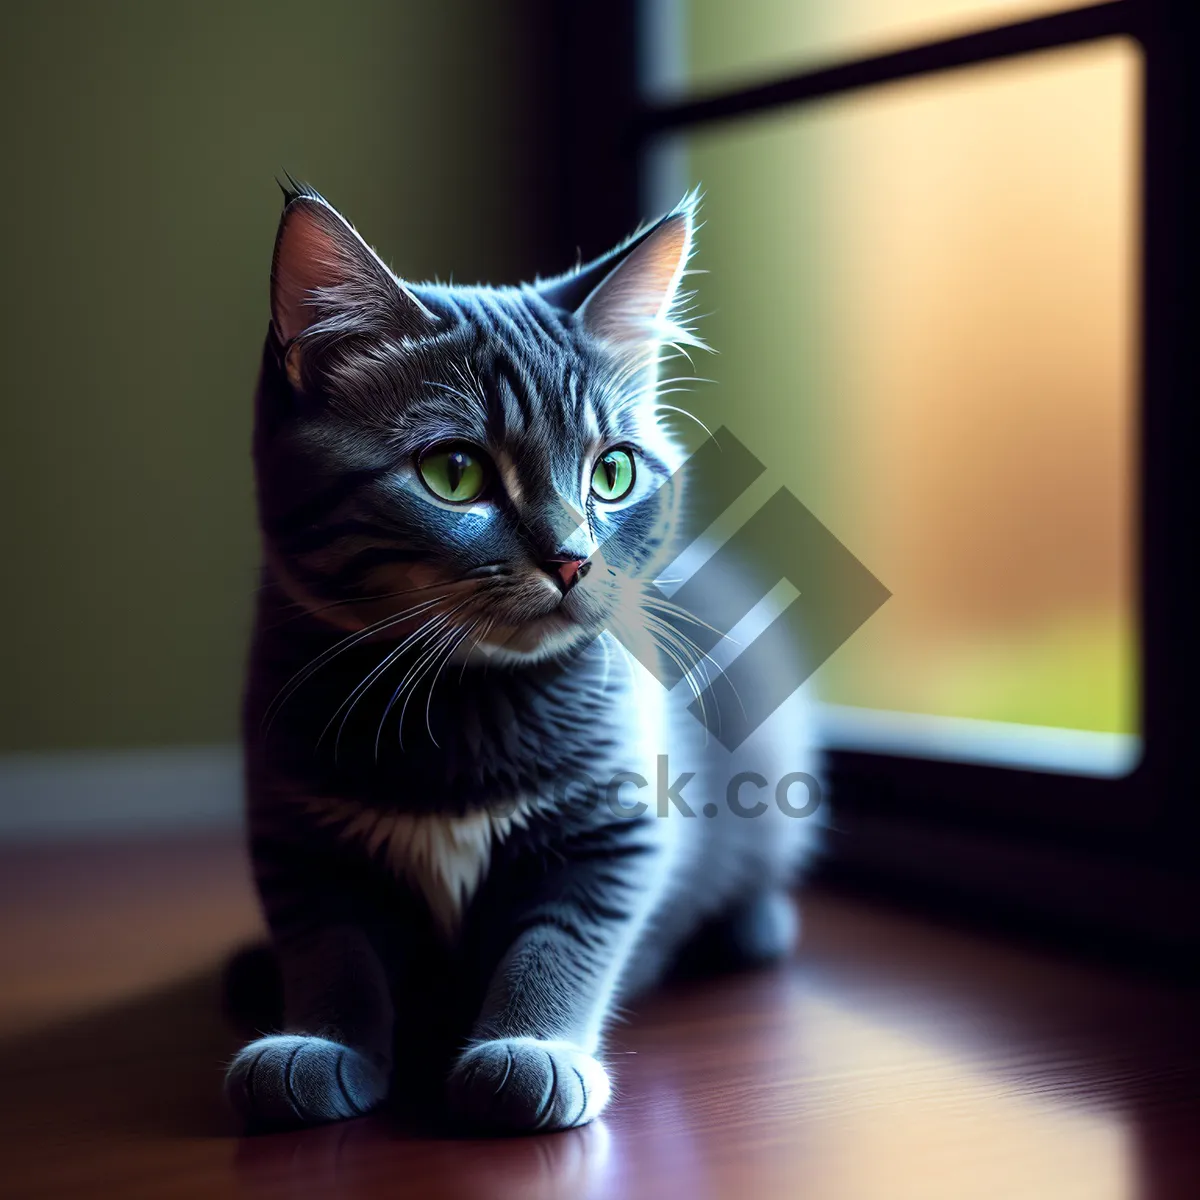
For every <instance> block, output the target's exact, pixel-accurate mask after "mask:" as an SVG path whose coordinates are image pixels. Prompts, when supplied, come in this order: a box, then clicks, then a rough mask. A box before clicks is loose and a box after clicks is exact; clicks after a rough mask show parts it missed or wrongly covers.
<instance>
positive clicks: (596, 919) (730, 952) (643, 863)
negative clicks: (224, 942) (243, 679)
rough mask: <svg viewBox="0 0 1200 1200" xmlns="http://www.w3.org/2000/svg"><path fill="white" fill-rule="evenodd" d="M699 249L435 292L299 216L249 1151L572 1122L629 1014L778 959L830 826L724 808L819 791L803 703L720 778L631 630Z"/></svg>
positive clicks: (666, 473)
mask: <svg viewBox="0 0 1200 1200" xmlns="http://www.w3.org/2000/svg"><path fill="white" fill-rule="evenodd" d="M695 225H696V199H695V195H694V194H693V195H691V196H689V197H688V198H686V199H685V200H684V201H683V202H682V203H681V204H680V205H679V206H678V207H676V208H675V209H674V210H672V211H671V212H669V213H667V214H666V215H665V216H663V217H662V218H661V219H660V220H658V221H656V222H654V223H653V224H650V225H649V226H647V227H644V228H643V229H642V230H641V231H640V232H639V233H637V234H635V235H634V236H633V237H631V238H630V239H629V240H627V241H626V242H625V243H623V244H622V245H620V246H619V247H617V248H616V249H615V250H613V251H611V252H610V253H608V254H606V255H605V256H603V257H601V258H599V259H597V260H595V261H594V262H592V263H590V264H588V265H585V266H581V267H578V268H576V269H574V270H572V271H569V272H567V273H566V274H564V275H561V276H558V277H555V278H553V279H549V280H542V281H538V282H536V283H534V284H531V285H522V286H519V287H496V288H491V287H482V286H480V287H465V286H447V285H427V284H422V285H416V284H411V283H407V282H404V281H402V280H400V279H399V278H397V277H396V276H395V275H393V274H392V272H391V271H390V270H389V269H388V268H387V267H386V266H385V265H384V264H383V262H382V261H381V259H380V258H379V257H378V256H377V255H376V254H375V252H374V251H373V250H371V249H370V248H369V247H368V245H367V244H366V242H365V241H364V240H363V239H362V238H361V237H360V236H359V234H358V233H357V232H356V231H355V230H354V228H353V227H352V226H351V225H350V224H349V222H348V221H346V220H345V218H343V217H342V216H341V214H340V213H339V212H337V211H336V210H335V209H334V208H333V207H332V206H331V205H330V204H329V203H328V202H327V201H326V200H325V199H324V198H323V197H322V196H320V195H319V194H318V193H317V192H315V191H314V190H312V189H311V188H309V187H307V186H303V185H300V184H297V183H295V182H294V181H292V180H291V179H290V177H289V179H288V182H287V183H286V185H285V186H284V209H283V214H282V217H281V220H280V225H279V231H278V235H277V239H276V244H275V253H274V260H273V266H272V273H271V321H270V325H269V329H268V334H267V338H266V344H265V347H264V352H263V360H262V369H261V376H260V381H259V387H258V393H257V397H256V414H255V430H254V445H253V451H254V462H255V468H256V481H257V496H258V510H259V517H260V524H261V532H262V543H263V565H262V587H261V589H260V592H259V599H258V603H257V613H256V618H255V629H254V634H253V640H252V649H251V655H250V664H249V671H248V682H247V686H246V691H245V702H244V737H245V753H246V785H247V810H248V811H247V824H248V838H249V847H250V855H251V861H252V866H253V871H254V876H255V880H256V884H257V888H258V891H259V894H260V897H261V902H262V907H263V910H264V913H265V916H266V920H267V925H268V929H269V931H270V936H271V941H272V946H273V949H274V953H275V955H276V956H277V961H278V965H279V971H280V974H281V979H282V985H283V992H284V1008H285V1011H284V1014H283V1020H282V1022H281V1024H282V1029H283V1032H279V1033H273V1034H269V1035H266V1036H261V1037H258V1038H257V1039H255V1040H254V1041H251V1042H250V1043H249V1044H248V1045H246V1046H245V1047H243V1048H242V1049H241V1050H240V1051H239V1052H238V1054H237V1055H236V1057H235V1058H234V1059H233V1061H232V1063H231V1064H230V1066H229V1068H228V1071H227V1076H226V1093H227V1096H228V1097H229V1099H230V1101H231V1103H232V1104H233V1106H234V1108H235V1109H236V1110H237V1112H238V1113H239V1114H240V1115H241V1117H242V1118H243V1120H244V1122H245V1124H246V1125H247V1127H249V1128H251V1129H258V1128H272V1127H279V1126H285V1125H306V1124H314V1123H318V1122H325V1121H331V1120H337V1119H341V1118H347V1117H353V1116H356V1115H358V1114H361V1113H365V1112H367V1111H369V1110H371V1109H374V1108H376V1107H377V1106H379V1105H381V1104H383V1103H384V1102H385V1101H389V1100H390V1101H391V1102H393V1103H394V1104H396V1105H398V1106H401V1107H404V1106H408V1107H409V1108H410V1109H411V1110H412V1111H413V1112H416V1113H421V1112H425V1113H429V1112H437V1113H443V1114H445V1115H446V1117H447V1118H448V1119H449V1120H451V1121H454V1122H457V1123H458V1124H459V1125H460V1126H462V1127H464V1128H478V1129H488V1130H493V1131H508V1132H531V1131H537V1130H540V1131H548V1130H557V1129H564V1128H569V1127H571V1126H575V1125H580V1124H584V1123H586V1122H588V1121H591V1120H592V1119H593V1118H595V1117H596V1116H597V1115H598V1114H599V1113H600V1112H601V1111H602V1110H603V1109H604V1107H605V1105H606V1103H607V1102H608V1100H609V1098H610V1095H611V1092H612V1083H611V1079H610V1074H609V1068H608V1067H607V1066H606V1065H604V1062H603V1051H602V1047H603V1039H604V1034H605V1031H606V1028H607V1026H608V1025H609V1023H610V1022H611V1020H612V1019H613V1018H614V1016H615V1015H616V1014H617V1013H618V1012H619V1010H620V1006H621V1005H622V1004H623V1003H624V1002H625V1001H626V1000H628V999H629V998H630V997H632V996H634V995H636V994H637V993H638V992H640V991H642V990H644V989H645V988H647V987H648V986H650V985H651V984H653V983H654V982H655V981H657V980H658V979H660V978H661V977H662V976H663V975H664V973H666V972H667V971H668V970H669V969H671V968H672V967H673V966H677V965H679V964H681V963H687V962H692V963H698V962H707V963H709V964H712V963H715V962H718V961H727V962H729V963H733V962H735V961H737V962H755V963H760V962H768V961H771V960H775V959H779V958H781V957H784V956H786V955H787V954H788V953H789V952H790V951H791V949H792V947H793V945H794V943H795V941H796V937H797V930H798V918H797V915H796V912H795V910H794V907H793V903H792V900H791V899H790V889H791V887H792V885H793V884H794V882H795V881H796V879H797V877H798V873H799V872H800V870H801V868H802V867H803V866H804V864H805V862H806V861H807V860H808V858H809V856H810V855H811V853H812V850H813V847H814V845H815V842H816V832H817V826H818V822H816V821H813V820H798V819H795V810H794V809H793V810H792V814H791V815H790V816H789V814H788V812H786V811H784V809H783V808H781V807H780V806H779V805H775V804H768V803H766V802H765V801H764V802H761V803H755V801H757V800H758V799H759V797H758V793H754V792H751V791H750V789H749V788H744V789H743V791H742V792H739V791H737V790H736V787H737V780H736V779H735V777H736V776H738V774H739V772H741V773H742V775H741V779H742V780H743V781H745V780H747V779H750V778H751V777H750V776H748V775H746V774H745V772H747V771H752V772H756V774H755V775H754V776H753V782H754V787H756V788H760V789H761V788H762V787H764V786H765V785H766V784H767V782H768V781H770V782H772V783H773V782H774V781H775V780H777V779H779V778H780V777H781V776H782V775H783V774H785V773H787V772H810V771H812V770H814V769H815V767H814V763H815V758H814V756H813V753H812V751H811V750H809V749H808V742H807V736H806V731H805V722H804V713H803V706H802V705H800V704H798V703H793V702H789V703H788V704H785V705H784V706H783V707H782V708H781V709H779V710H778V711H777V712H776V714H775V716H774V717H773V718H772V720H771V721H769V722H767V724H766V725H764V726H763V727H762V728H761V729H760V730H758V731H757V732H756V733H755V735H754V736H752V737H750V738H748V739H747V740H746V741H745V742H744V744H743V745H742V746H740V747H739V748H738V749H737V751H736V752H732V753H731V752H730V751H727V750H726V749H725V748H724V747H723V746H722V745H721V744H720V743H719V741H718V740H717V739H716V738H715V737H712V736H711V735H710V733H709V728H708V726H707V724H706V723H705V722H702V721H699V720H697V718H696V717H695V716H694V715H693V714H692V713H690V712H689V711H688V710H687V706H686V705H687V701H688V700H690V699H692V692H690V691H689V690H688V688H686V687H675V688H672V689H668V688H667V687H665V686H664V685H663V684H662V683H660V682H659V678H658V676H656V674H655V672H654V671H653V670H649V669H647V667H646V666H645V665H644V664H646V663H649V662H651V661H652V660H653V658H654V656H655V655H656V654H666V655H668V656H671V655H674V661H675V662H676V663H678V662H679V661H680V657H679V656H680V653H681V648H683V649H686V646H687V643H686V632H684V633H679V632H678V630H680V629H684V630H686V614H682V621H683V623H682V624H681V623H680V621H679V620H677V621H676V622H675V624H674V625H673V626H671V628H668V624H667V622H666V621H665V619H664V614H668V615H674V616H675V617H677V618H678V617H680V616H681V614H670V613H669V609H670V606H669V604H668V603H667V602H665V601H663V600H662V599H661V595H662V593H661V592H660V593H659V597H660V598H659V599H658V600H656V601H654V602H653V604H649V603H645V602H644V601H645V585H646V583H647V582H648V581H651V580H654V579H655V578H656V577H658V576H659V575H660V573H661V571H662V570H663V568H664V567H665V566H666V565H667V564H668V563H669V562H671V561H672V560H673V559H674V557H675V553H676V551H677V550H678V549H679V547H677V546H675V545H674V544H673V541H672V536H673V534H674V533H677V532H678V529H679V528H680V513H681V511H682V509H681V505H682V503H683V501H682V500H681V498H680V497H681V489H680V487H679V486H678V481H679V479H680V478H681V477H682V475H684V474H686V472H682V473H680V471H679V469H680V467H681V465H682V464H683V463H684V455H683V452H682V450H681V448H680V445H679V442H678V439H677V437H675V436H673V434H672V433H671V432H670V430H669V429H668V427H667V425H666V419H667V418H668V416H669V413H668V412H667V411H666V410H665V408H664V406H663V405H662V404H661V400H660V397H659V392H658V389H659V365H660V362H661V361H662V359H663V358H664V357H665V356H666V355H667V354H669V353H671V352H672V349H673V348H675V347H678V346H680V345H681V344H687V343H692V344H696V343H697V341H698V339H697V338H696V336H695V334H694V333H693V332H692V331H691V330H690V329H689V328H688V326H687V325H686V323H685V321H684V319H683V317H682V315H681V313H682V309H683V307H684V304H685V302H686V297H685V296H684V294H683V292H682V290H681V281H682V279H683V277H684V274H685V271H686V269H687V264H688V260H689V258H690V256H691V254H692V252H693V242H694V235H695ZM688 486H689V487H691V488H700V489H703V488H704V487H705V480H704V479H699V480H697V479H689V480H688ZM743 585H744V581H740V580H737V579H733V580H731V581H730V586H731V587H738V586H743ZM654 605H657V607H654ZM672 628H673V629H675V630H676V632H675V633H674V634H673V635H672V633H671V629H672ZM639 639H640V640H641V643H642V644H641V646H640V648H639V645H638V643H639ZM647 656H649V657H647ZM692 657H693V658H695V656H694V655H693V656H692ZM697 661H698V660H697ZM689 665H691V664H689ZM781 669H788V668H787V667H786V665H785V664H781ZM689 682H692V681H691V679H690V677H689ZM696 690H699V689H696ZM793 701H796V697H793ZM730 780H734V781H735V786H734V789H733V790H731V788H730ZM759 780H761V782H758V781H759ZM769 795H770V793H769V792H766V791H764V792H762V796H763V797H769ZM749 813H753V814H754V816H753V819H749V816H748V814H749Z"/></svg>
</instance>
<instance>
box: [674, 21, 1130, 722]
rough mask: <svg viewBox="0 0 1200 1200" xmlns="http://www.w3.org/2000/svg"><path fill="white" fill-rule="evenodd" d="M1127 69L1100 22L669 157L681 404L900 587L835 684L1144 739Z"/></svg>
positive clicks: (698, 143) (821, 685) (706, 140)
mask: <svg viewBox="0 0 1200 1200" xmlns="http://www.w3.org/2000/svg"><path fill="white" fill-rule="evenodd" d="M1139 74H1140V58H1139V51H1138V50H1137V48H1136V46H1135V44H1134V43H1132V42H1128V41H1126V40H1124V39H1112V40H1109V41H1106V42H1102V43H1095V44H1092V45H1089V46H1085V47H1076V48H1072V49H1068V50H1062V51H1056V52H1053V53H1045V54H1038V55H1034V56H1030V57H1027V58H1024V59H1021V60H1013V61H1009V62H1005V63H1002V64H994V65H990V66H987V67H981V68H976V69H972V70H969V71H960V72H955V73H953V74H951V75H947V76H940V77H937V78H933V79H928V80H920V81H910V82H907V83H904V84H898V85H894V86H891V87H888V88H884V89H877V90H873V91H871V92H869V93H863V94H861V95H858V96H856V97H853V98H844V99H840V100H837V101H834V102H830V103H826V104H822V105H818V106H813V107H810V108H805V109H803V110H797V109H794V110H788V111H786V112H781V113H780V114H778V115H773V116H771V117H769V118H759V119H756V120H752V121H746V122H742V123H731V124H727V125H723V126H721V127H719V128H715V129H714V130H712V131H707V130H702V131H698V132H697V133H695V134H693V135H691V136H690V137H688V138H687V139H686V140H685V141H684V142H683V144H682V146H681V147H679V149H680V150H681V152H682V153H683V155H684V157H685V159H686V162H687V168H688V174H689V176H690V178H691V179H692V180H693V181H698V182H700V183H701V184H702V185H703V187H704V189H705V201H704V207H703V211H702V217H703V220H704V222H705V223H704V227H703V229H702V231H701V234H700V252H699V254H698V256H697V261H696V264H695V265H696V266H697V267H699V268H702V269H705V270H707V271H708V272H709V273H708V274H706V275H701V276H698V277H697V280H696V283H697V286H698V288H699V299H698V310H699V311H700V312H703V313H708V314H710V315H708V316H707V317H705V318H704V321H703V325H702V332H703V334H704V336H705V337H706V339H707V340H708V341H709V342H710V344H711V345H712V346H713V347H714V348H715V349H716V350H717V351H718V354H717V355H716V356H714V357H712V358H711V359H708V360H706V361H704V362H703V363H697V373H698V374H700V375H705V376H710V377H712V378H713V379H714V380H715V381H716V385H715V386H697V387H695V389H694V391H693V392H692V394H691V395H690V396H689V397H687V398H686V400H685V403H686V404H687V405H688V406H689V407H690V408H692V409H693V410H694V411H695V412H696V414H697V415H698V416H699V417H700V418H701V419H702V420H704V421H705V422H706V423H708V424H709V425H710V426H711V425H714V424H720V423H724V424H727V425H728V426H729V427H730V429H731V430H732V431H733V432H734V433H735V434H736V435H737V436H738V437H739V438H741V439H742V441H744V442H745V443H746V444H747V445H748V446H749V447H750V449H751V450H753V451H754V453H755V454H756V455H758V457H760V458H761V459H762V460H763V462H764V463H765V464H766V465H767V467H768V469H769V475H770V479H771V480H772V483H773V486H776V487H777V486H779V484H781V483H782V484H785V485H786V486H787V487H789V488H790V489H791V490H792V491H793V492H794V493H795V494H796V496H798V497H799V498H800V499H801V500H802V501H803V502H804V503H805V504H806V505H807V506H808V507H809V508H810V509H811V510H812V511H813V512H814V513H815V514H816V516H817V517H818V518H819V519H820V520H822V521H823V522H824V523H825V524H826V525H827V526H828V527H829V529H830V530H831V531H832V532H833V533H834V534H835V535H836V536H837V537H838V538H840V539H841V541H843V542H844V543H845V545H846V546H847V547H848V548H849V549H850V550H851V551H852V552H853V553H855V554H856V555H857V556H858V557H859V558H860V559H861V560H862V561H863V562H864V564H865V565H866V566H867V567H868V568H869V569H870V570H871V571H872V572H873V573H874V574H875V575H876V576H878V578H879V579H880V580H881V581H882V582H883V583H884V584H885V585H886V586H887V587H888V588H889V589H890V590H891V591H892V593H893V596H892V599H890V600H889V601H888V602H887V603H886V604H885V605H884V606H883V608H882V609H880V610H879V611H878V612H877V613H876V614H875V615H874V616H873V617H872V618H871V619H870V620H869V621H868V622H867V623H866V624H865V625H864V626H863V627H862V628H861V629H860V630H859V631H858V632H857V633H856V634H855V635H854V636H853V637H852V638H851V639H850V641H849V642H848V643H846V644H845V645H844V646H843V647H842V648H841V649H840V650H838V651H837V652H836V653H835V654H834V656H833V657H832V658H831V659H830V660H829V662H828V663H827V664H826V665H825V666H824V667H823V668H822V669H821V670H820V671H819V672H818V674H817V676H816V677H815V680H814V683H815V686H816V687H817V689H818V691H819V694H820V695H821V696H822V698H824V699H826V700H829V701H833V702H836V703H840V704H847V705H856V706H864V707H868V708H877V709H892V710H897V711H899V712H909V713H920V714H936V715H940V716H951V717H970V718H982V719H988V720H994V721H1004V722H1022V723H1028V724H1032V725H1048V726H1058V727H1062V728H1071V729H1079V730H1093V731H1104V732H1136V730H1137V703H1136V685H1137V678H1136V673H1137V665H1136V627H1135V614H1134V573H1135V547H1134V544H1133V531H1134V529H1135V512H1134V505H1135V478H1134V463H1133V456H1134V452H1135V432H1134V425H1133V423H1134V421H1135V418H1136V401H1135V396H1136V371H1137V347H1136V340H1135V335H1136V312H1137V304H1136V289H1137V280H1136V262H1137V254H1136V250H1137V247H1136V242H1137V211H1136V210H1137V183H1136V180H1137V162H1138V154H1139V151H1138V133H1137V126H1138V121H1137V112H1138V107H1139V104H1138V96H1139V91H1140V87H1139ZM685 365H686V364H685ZM683 373H684V374H687V373H689V372H687V371H684V372H683ZM675 399H677V397H672V401H674V400H675Z"/></svg>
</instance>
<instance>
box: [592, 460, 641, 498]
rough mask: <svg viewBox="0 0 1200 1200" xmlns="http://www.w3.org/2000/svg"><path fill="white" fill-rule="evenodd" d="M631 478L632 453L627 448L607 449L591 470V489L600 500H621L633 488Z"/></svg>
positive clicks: (632, 476)
mask: <svg viewBox="0 0 1200 1200" xmlns="http://www.w3.org/2000/svg"><path fill="white" fill-rule="evenodd" d="M633 478H634V471H633V455H632V454H630V453H629V451H628V450H609V451H608V453H607V454H602V455H601V456H600V459H599V461H598V462H597V463H596V466H595V469H594V470H593V471H592V491H593V492H594V493H595V494H596V495H597V496H599V497H600V499H601V500H609V501H612V500H623V499H624V498H625V497H626V496H628V495H629V493H630V491H631V490H632V489H633Z"/></svg>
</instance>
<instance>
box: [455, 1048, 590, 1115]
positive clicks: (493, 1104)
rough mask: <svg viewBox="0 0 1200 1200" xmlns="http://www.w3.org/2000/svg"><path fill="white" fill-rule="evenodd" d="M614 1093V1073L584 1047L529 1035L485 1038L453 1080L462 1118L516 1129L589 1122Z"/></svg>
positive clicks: (463, 1061) (458, 1066) (467, 1055)
mask: <svg viewBox="0 0 1200 1200" xmlns="http://www.w3.org/2000/svg"><path fill="white" fill-rule="evenodd" d="M611 1092H612V1085H611V1084H610V1083H609V1081H608V1073H607V1072H606V1071H605V1069H604V1068H603V1067H602V1066H601V1065H600V1064H599V1063H598V1062H597V1061H596V1060H595V1059H594V1058H593V1057H592V1056H591V1055H590V1054H585V1053H584V1052H583V1051H582V1050H581V1049H580V1048H579V1047H578V1046H575V1045H573V1044H572V1043H571V1042H557V1041H555V1042H550V1041H540V1040H539V1039H537V1038H528V1037H518V1038H499V1039H497V1040H496V1041H490V1042H479V1043H478V1044H476V1045H474V1046H472V1047H471V1048H470V1049H469V1050H468V1051H467V1052H466V1053H465V1054H463V1056H462V1057H461V1058H460V1059H459V1060H458V1062H457V1063H456V1064H455V1067H454V1070H453V1071H452V1072H451V1073H450V1081H449V1098H450V1104H451V1107H452V1108H453V1109H454V1111H455V1112H456V1113H458V1115H459V1116H461V1117H464V1118H465V1119H466V1120H467V1121H469V1122H471V1123H472V1124H474V1125H479V1126H484V1127H488V1128H492V1129H503V1130H507V1131H509V1132H512V1133H535V1132H541V1133H548V1132H550V1131H551V1130H554V1129H570V1128H572V1127H573V1126H575V1125H586V1124H587V1123H588V1122H589V1121H590V1120H592V1119H593V1118H594V1117H596V1116H598V1115H599V1113H600V1110H601V1109H602V1108H603V1107H604V1106H605V1104H607V1103H608V1098H609V1095H610V1094H611Z"/></svg>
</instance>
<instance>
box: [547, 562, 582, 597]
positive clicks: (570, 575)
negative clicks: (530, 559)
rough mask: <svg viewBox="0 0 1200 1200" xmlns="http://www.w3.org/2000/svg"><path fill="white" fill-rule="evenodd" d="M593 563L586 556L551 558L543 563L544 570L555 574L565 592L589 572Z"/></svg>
mask: <svg viewBox="0 0 1200 1200" xmlns="http://www.w3.org/2000/svg"><path fill="white" fill-rule="evenodd" d="M591 565H592V564H591V563H590V562H588V560H587V559H586V558H551V559H548V560H547V561H546V562H544V563H542V570H543V571H545V572H546V574H547V575H553V576H554V578H555V580H556V581H557V582H558V586H559V587H560V588H561V589H562V590H563V591H564V592H569V591H570V590H571V589H572V588H573V587H574V586H575V585H576V584H577V583H578V582H579V581H580V580H581V579H582V578H583V577H584V576H585V575H586V574H587V573H588V571H589V569H590V568H591Z"/></svg>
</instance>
